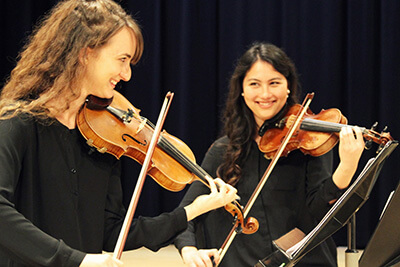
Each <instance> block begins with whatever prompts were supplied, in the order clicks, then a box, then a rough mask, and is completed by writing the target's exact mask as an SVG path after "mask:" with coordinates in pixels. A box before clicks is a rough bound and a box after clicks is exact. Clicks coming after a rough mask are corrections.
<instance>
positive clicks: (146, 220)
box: [103, 163, 187, 251]
mask: <svg viewBox="0 0 400 267" xmlns="http://www.w3.org/2000/svg"><path fill="white" fill-rule="evenodd" d="M118 165H119V164H118V163H117V166H116V167H115V168H114V173H113V175H112V177H111V180H110V183H109V188H108V195H107V204H106V211H105V216H106V218H105V234H104V236H105V240H104V244H103V247H104V250H105V251H113V250H114V249H115V245H116V242H117V240H118V236H119V234H120V231H121V228H122V224H123V221H124V216H125V213H126V210H125V208H124V207H123V205H122V187H121V182H120V179H119V177H120V175H119V174H120V166H118ZM186 228H187V217H186V211H185V209H184V208H183V207H182V208H177V209H175V210H174V211H172V212H168V213H163V214H161V215H159V216H156V217H153V218H150V217H142V216H139V217H138V218H137V219H134V220H133V221H132V224H131V227H130V229H129V234H128V237H127V240H126V243H125V246H124V250H132V249H137V248H140V247H146V248H148V249H150V250H152V251H157V250H159V249H160V248H162V247H165V246H167V245H169V244H171V243H172V242H173V240H174V238H175V237H176V236H177V235H178V234H179V233H181V232H182V231H184V230H185V229H186Z"/></svg>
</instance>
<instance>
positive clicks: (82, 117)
mask: <svg viewBox="0 0 400 267" xmlns="http://www.w3.org/2000/svg"><path fill="white" fill-rule="evenodd" d="M77 126H78V128H79V130H80V132H81V134H82V135H83V136H84V137H85V139H86V140H87V143H88V144H89V145H90V146H91V147H94V148H96V149H97V150H98V151H99V152H101V153H110V154H112V155H114V156H115V157H116V158H117V159H120V158H121V157H122V156H128V157H130V158H132V159H134V160H135V161H137V162H138V163H140V164H143V162H144V159H145V157H146V153H147V150H148V146H149V143H150V140H151V138H152V136H153V133H154V125H153V124H152V123H151V122H150V121H149V120H148V119H146V118H144V117H142V116H141V115H140V109H137V108H135V107H134V106H133V105H132V104H131V103H130V102H129V101H128V100H127V99H126V98H125V97H123V96H122V95H121V94H120V93H118V92H115V93H114V97H113V99H102V98H98V97H95V96H93V95H91V96H88V98H87V100H86V102H85V104H84V106H83V107H82V109H81V110H80V112H79V113H78V116H77ZM147 174H148V175H149V176H150V177H151V178H153V179H154V180H155V181H156V182H157V183H158V184H159V185H161V186H162V187H164V188H165V189H167V190H170V191H174V192H176V191H180V190H182V189H183V188H184V187H185V186H186V184H189V183H192V182H193V181H194V180H196V179H198V180H200V181H201V182H203V183H204V184H205V185H206V186H208V187H209V185H208V183H207V180H206V178H205V177H210V178H211V176H210V175H209V174H208V173H207V172H206V171H205V170H204V169H202V168H201V167H200V166H199V165H197V164H196V163H195V157H194V154H193V152H192V151H191V150H190V148H189V147H188V146H187V145H186V144H185V143H184V142H183V141H181V140H179V139H178V138H176V137H175V136H172V135H170V134H169V133H167V132H166V131H165V130H163V131H162V133H161V134H160V136H159V139H158V142H157V145H156V147H155V149H154V152H153V155H152V158H151V166H150V167H149V169H148V171H147ZM225 209H226V211H228V212H229V213H230V214H231V215H232V216H233V217H234V225H235V227H236V228H237V231H238V232H242V233H245V234H252V233H254V232H256V231H257V230H258V221H257V220H256V219H255V218H252V217H250V218H248V219H247V220H246V221H245V220H244V217H243V214H242V211H241V210H242V206H241V205H240V204H239V203H238V202H237V201H235V202H232V203H229V204H227V205H226V206H225Z"/></svg>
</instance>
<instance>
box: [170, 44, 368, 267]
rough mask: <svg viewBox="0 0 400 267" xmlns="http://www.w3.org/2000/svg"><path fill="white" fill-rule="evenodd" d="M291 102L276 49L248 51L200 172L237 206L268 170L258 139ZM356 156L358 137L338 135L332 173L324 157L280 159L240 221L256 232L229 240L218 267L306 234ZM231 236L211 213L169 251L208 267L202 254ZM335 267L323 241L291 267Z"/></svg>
mask: <svg viewBox="0 0 400 267" xmlns="http://www.w3.org/2000/svg"><path fill="white" fill-rule="evenodd" d="M298 96H299V84H298V77H297V74H296V69H295V66H294V64H293V62H292V61H291V60H290V58H289V57H288V56H287V55H286V54H285V53H284V51H283V50H282V49H280V48H278V47H276V46H274V45H272V44H268V43H255V44H253V45H252V46H251V47H250V48H249V49H248V50H247V51H246V52H245V53H244V54H243V55H242V56H241V58H240V59H239V60H238V62H237V65H236V68H235V70H234V73H233V75H232V77H231V80H230V90H229V93H228V98H227V101H226V108H225V112H224V117H223V118H224V131H223V136H222V137H221V138H219V139H218V140H216V141H215V142H214V143H213V144H212V146H211V147H210V148H209V150H208V152H207V153H206V155H205V158H204V160H203V163H202V167H203V168H204V169H205V170H206V171H207V172H208V173H210V174H211V175H215V177H221V179H223V180H224V181H225V182H227V183H229V184H231V185H233V186H235V187H236V189H237V190H238V194H239V195H240V197H241V203H242V204H244V205H245V204H246V202H247V201H248V200H249V198H250V196H251V195H252V193H253V191H254V190H255V188H256V186H257V184H258V182H259V180H260V178H261V177H262V176H263V174H264V172H265V170H266V168H267V167H268V164H269V163H270V159H268V158H266V157H265V156H264V153H263V152H261V151H260V150H259V148H258V144H259V142H260V140H261V138H262V136H263V135H264V133H265V132H266V131H268V130H269V129H271V128H274V127H276V123H277V122H279V121H280V120H281V119H282V117H283V116H284V115H285V114H286V113H287V111H288V109H289V108H290V107H292V106H293V105H294V104H296V103H298ZM363 148H364V141H363V137H362V134H361V131H360V129H359V128H358V127H354V128H351V127H346V128H343V129H342V131H341V132H340V143H339V155H340V160H341V161H340V164H339V165H338V167H337V169H336V170H335V171H334V172H332V159H333V155H332V154H333V152H332V151H330V152H329V153H327V154H325V155H322V156H319V157H312V156H310V155H304V154H303V153H302V152H300V150H295V151H292V152H291V153H289V155H288V156H287V157H282V158H280V159H279V161H278V163H277V165H276V166H275V168H274V170H273V172H272V174H271V175H270V176H269V178H268V181H267V183H266V184H265V186H264V188H263V189H262V191H261V193H260V195H259V196H258V197H257V199H256V201H255V203H254V205H253V207H252V208H251V210H250V212H249V214H248V216H251V217H254V218H256V219H257V220H258V222H259V229H258V231H257V232H256V233H254V234H251V235H246V234H240V235H236V237H235V239H234V240H233V242H232V244H231V245H230V247H229V249H228V250H227V252H226V254H225V256H224V258H223V259H222V261H221V263H220V265H219V266H221V267H223V266H235V267H241V266H254V264H256V263H257V261H258V260H260V259H263V258H265V257H266V256H267V255H269V254H270V253H272V252H273V250H274V247H273V244H272V241H273V240H276V239H278V238H279V237H281V236H283V235H284V234H286V233H288V232H289V231H291V230H292V229H294V228H299V229H300V230H302V231H303V232H304V233H309V232H310V231H311V230H312V229H313V228H314V227H315V226H316V225H317V223H318V222H319V220H320V219H322V217H323V216H324V215H325V213H326V212H327V211H328V210H329V208H330V207H331V205H332V204H333V203H334V201H335V200H336V199H337V198H338V197H339V195H340V194H341V193H342V191H343V190H344V189H345V188H346V187H347V186H348V185H349V183H350V182H351V179H352V177H353V175H354V173H355V171H356V169H357V165H358V161H359V159H360V157H361V154H362V151H363ZM332 173H333V174H332ZM204 192H206V188H205V187H204V186H203V185H202V184H200V183H198V182H195V183H193V184H192V185H191V186H190V188H189V190H188V192H187V193H186V195H185V197H184V199H183V200H182V203H181V205H186V204H187V203H190V202H191V201H193V199H195V198H196V197H197V196H198V195H201V194H203V193H204ZM231 229H232V224H231V223H230V220H229V218H228V216H227V214H224V212H222V211H221V210H214V211H211V212H208V213H206V214H203V215H201V216H199V217H198V218H196V219H194V220H193V221H191V222H190V225H189V227H188V229H187V230H186V231H185V232H183V233H182V234H180V235H179V236H178V237H177V238H176V240H175V246H176V247H177V248H178V250H179V251H180V253H181V255H182V258H183V261H184V262H185V263H186V264H187V265H188V266H197V267H199V266H212V261H211V259H210V258H209V257H208V254H207V252H208V251H209V250H208V249H207V248H220V247H221V246H222V244H223V242H224V241H225V239H226V237H227V236H228V234H229V231H230V230H231ZM336 265H337V263H336V246H335V244H334V243H333V240H332V239H328V240H327V241H326V242H323V243H322V244H321V245H320V246H319V247H317V248H315V249H314V250H313V251H312V252H310V253H309V254H308V255H306V256H305V257H304V258H303V259H302V260H301V261H300V262H299V263H298V264H297V265H296V266H308V267H310V266H336Z"/></svg>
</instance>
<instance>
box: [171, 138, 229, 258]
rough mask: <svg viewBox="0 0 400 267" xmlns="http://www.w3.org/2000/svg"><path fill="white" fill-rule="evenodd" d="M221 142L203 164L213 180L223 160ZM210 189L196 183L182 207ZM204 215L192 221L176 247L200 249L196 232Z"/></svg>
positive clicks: (190, 189) (175, 242)
mask: <svg viewBox="0 0 400 267" xmlns="http://www.w3.org/2000/svg"><path fill="white" fill-rule="evenodd" d="M219 143H220V142H219V141H216V142H215V143H214V144H213V145H212V146H211V147H210V148H209V150H208V151H207V153H206V155H205V157H204V160H203V162H202V164H201V166H202V168H203V169H204V170H205V171H206V172H207V173H208V174H210V175H211V176H212V177H213V178H216V170H217V168H218V166H219V165H220V161H221V160H222V157H221V154H222V153H223V146H222V145H220V144H219ZM209 193H210V189H209V188H208V187H207V186H205V185H204V184H203V183H201V182H199V181H196V182H193V184H192V185H191V186H190V187H189V189H188V191H187V192H186V194H185V196H184V197H183V199H182V202H181V204H180V206H181V207H183V206H186V205H188V204H190V203H192V202H193V201H194V200H195V199H196V198H197V197H198V196H200V195H204V194H209ZM203 217H204V215H202V216H199V217H198V218H195V219H194V220H192V221H190V222H189V224H188V228H187V229H186V231H184V232H183V233H182V234H180V235H178V236H177V238H176V239H175V241H174V244H175V247H176V248H177V249H178V250H179V252H180V251H181V249H182V248H183V247H185V246H193V247H198V242H197V240H196V231H197V228H199V227H200V226H199V225H200V224H201V220H202V218H203Z"/></svg>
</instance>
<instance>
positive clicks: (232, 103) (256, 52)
mask: <svg viewBox="0 0 400 267" xmlns="http://www.w3.org/2000/svg"><path fill="white" fill-rule="evenodd" d="M257 60H263V61H266V62H268V63H270V64H271V65H272V66H273V67H274V68H275V69H276V70H277V71H278V72H280V73H281V74H282V75H283V76H285V78H286V80H287V82H288V88H289V90H290V94H289V97H288V100H287V105H288V107H290V106H292V105H293V104H295V103H298V95H299V84H298V77H297V72H296V68H295V66H294V63H293V62H292V60H291V59H290V58H289V57H288V56H287V55H286V53H285V52H284V51H283V50H282V49H280V48H278V47H276V46H275V45H272V44H269V43H260V42H257V43H254V44H252V45H251V47H250V48H249V49H248V50H247V51H246V52H245V53H244V54H243V55H242V56H241V57H240V58H239V60H238V62H237V64H236V68H235V70H234V72H233V75H232V77H231V79H230V86H229V93H228V98H227V101H226V106H225V111H224V114H223V121H224V130H223V131H224V135H227V136H228V138H229V144H228V145H227V151H226V153H225V155H224V160H223V163H222V164H221V165H220V166H219V168H218V176H219V177H221V178H222V179H223V180H224V181H225V182H227V183H229V184H232V185H235V184H236V183H237V182H238V181H239V179H240V177H241V174H242V172H241V165H242V163H243V162H244V160H245V159H246V157H247V156H248V153H249V150H250V145H251V142H252V141H253V140H254V137H255V136H256V134H257V124H256V122H255V119H254V115H253V113H252V111H251V110H250V109H249V108H248V107H247V105H246V103H245V102H244V99H243V97H242V96H241V94H242V92H243V86H242V85H243V79H244V77H245V76H246V73H247V72H248V70H249V69H250V68H251V67H252V66H253V64H254V63H255V62H256V61H257Z"/></svg>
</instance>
